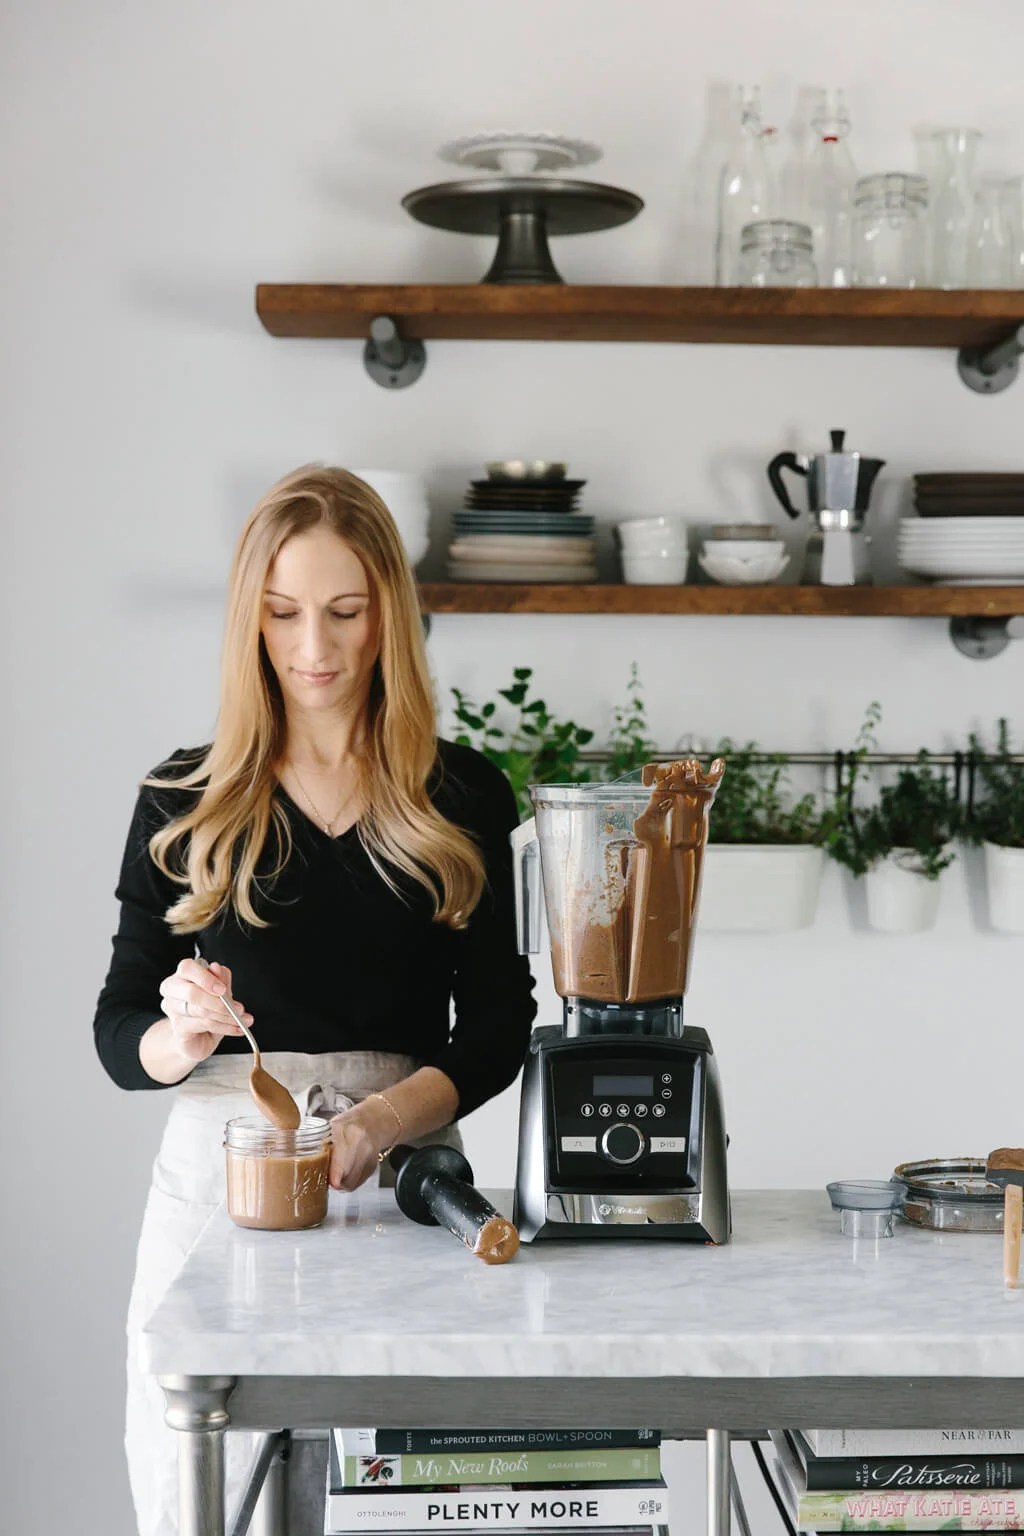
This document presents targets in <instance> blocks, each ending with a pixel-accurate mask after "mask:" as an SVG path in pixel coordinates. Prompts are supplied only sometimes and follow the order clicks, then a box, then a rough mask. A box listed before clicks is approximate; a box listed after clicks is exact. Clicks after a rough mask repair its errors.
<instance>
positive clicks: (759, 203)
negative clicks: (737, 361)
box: [715, 86, 771, 286]
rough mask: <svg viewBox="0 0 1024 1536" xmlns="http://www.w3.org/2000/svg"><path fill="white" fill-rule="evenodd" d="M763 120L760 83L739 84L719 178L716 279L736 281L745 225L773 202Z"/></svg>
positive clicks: (765, 211) (766, 209) (717, 281)
mask: <svg viewBox="0 0 1024 1536" xmlns="http://www.w3.org/2000/svg"><path fill="white" fill-rule="evenodd" d="M762 126H763V125H762V123H761V93H760V91H759V89H758V88H757V86H740V87H739V88H738V90H737V93H736V117H735V120H734V125H733V133H732V140H731V143H730V146H729V152H728V155H727V157H726V160H725V163H724V164H723V166H722V169H721V172H720V174H719V178H718V221H717V228H716V232H715V282H716V283H718V284H724V285H726V286H729V285H731V284H734V283H735V282H736V274H737V270H738V266H739V254H740V236H741V234H742V231H743V226H744V225H745V224H750V223H752V222H754V221H755V220H756V219H760V218H763V217H764V216H765V215H766V214H767V212H768V207H769V203H770V194H771V188H770V175H769V169H768V160H767V156H766V154H765V148H764V140H763V138H762Z"/></svg>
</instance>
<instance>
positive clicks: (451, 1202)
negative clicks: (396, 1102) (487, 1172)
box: [390, 1145, 519, 1264]
mask: <svg viewBox="0 0 1024 1536" xmlns="http://www.w3.org/2000/svg"><path fill="white" fill-rule="evenodd" d="M390 1162H391V1166H392V1168H393V1169H394V1170H395V1198H396V1199H397V1201H398V1208H399V1210H400V1211H402V1212H403V1213H404V1215H406V1216H408V1217H409V1218H410V1220H412V1221H418V1222H420V1223H421V1225H423V1226H427V1227H433V1226H439V1227H447V1229H448V1231H449V1232H451V1233H452V1234H453V1235H454V1236H455V1237H457V1238H458V1239H459V1241H460V1242H463V1243H465V1245H466V1247H467V1248H469V1249H470V1251H471V1252H472V1253H475V1254H476V1255H477V1257H478V1258H481V1259H483V1260H484V1262H485V1263H487V1264H504V1263H505V1262H506V1261H507V1260H508V1259H510V1258H511V1257H512V1255H513V1254H514V1253H515V1251H516V1249H517V1248H518V1247H519V1235H518V1233H517V1232H516V1229H515V1227H514V1226H513V1225H512V1223H511V1222H510V1221H508V1220H507V1219H506V1217H504V1216H502V1214H501V1212H500V1211H497V1210H495V1208H494V1206H493V1205H492V1204H491V1202H490V1201H489V1200H485V1199H484V1197H483V1195H482V1194H481V1193H480V1191H479V1190H478V1189H476V1188H474V1185H473V1170H472V1168H471V1167H470V1165H469V1162H468V1160H467V1159H466V1158H465V1157H464V1156H463V1155H462V1153H461V1152H459V1151H457V1150H456V1149H455V1148H454V1147H446V1146H440V1145H437V1146H431V1147H408V1146H398V1147H395V1148H393V1149H392V1152H391V1155H390Z"/></svg>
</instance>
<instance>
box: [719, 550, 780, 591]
mask: <svg viewBox="0 0 1024 1536" xmlns="http://www.w3.org/2000/svg"><path fill="white" fill-rule="evenodd" d="M697 563H698V564H699V566H700V568H701V570H702V571H704V572H705V573H706V574H707V575H708V576H710V577H711V579H712V581H719V582H721V583H722V585H723V586H727V587H738V586H743V585H745V584H756V583H758V582H762V581H775V580H776V578H777V577H779V576H781V575H782V572H783V571H784V570H785V569H786V566H787V565H788V564H789V556H788V555H762V556H761V558H760V559H759V560H733V559H730V558H729V557H728V556H727V555H698V556H697Z"/></svg>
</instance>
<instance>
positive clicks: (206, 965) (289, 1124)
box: [198, 955, 302, 1131]
mask: <svg viewBox="0 0 1024 1536" xmlns="http://www.w3.org/2000/svg"><path fill="white" fill-rule="evenodd" d="M198 959H199V964H200V965H201V966H202V967H203V970H204V971H208V970H209V969H210V962H209V961H208V960H205V959H204V958H203V956H202V955H200V956H199V957H198ZM221 1002H222V1003H223V1004H224V1007H225V1008H226V1009H227V1011H228V1013H229V1014H230V1015H231V1017H232V1019H234V1021H235V1023H236V1024H237V1025H238V1027H239V1029H240V1030H241V1031H242V1034H243V1035H244V1036H245V1038H246V1039H247V1040H248V1042H249V1044H250V1045H251V1046H252V1052H253V1056H254V1058H255V1059H254V1061H253V1064H252V1071H251V1072H250V1073H249V1092H250V1093H251V1094H252V1097H253V1102H254V1103H255V1105H256V1108H257V1109H258V1110H259V1112H260V1114H261V1115H264V1116H265V1117H266V1118H267V1119H268V1120H269V1121H270V1123H271V1125H274V1126H276V1127H277V1129H278V1130H279V1131H296V1130H298V1128H299V1124H300V1122H301V1120H302V1115H301V1114H300V1112H299V1106H298V1105H297V1104H296V1102H295V1100H294V1099H293V1098H292V1096H291V1094H290V1093H289V1092H288V1089H287V1088H286V1087H285V1086H284V1084H283V1083H279V1082H278V1080H277V1078H276V1077H272V1076H271V1075H270V1073H269V1072H268V1071H267V1070H266V1068H265V1067H264V1066H263V1064H262V1062H261V1061H260V1048H259V1046H258V1045H257V1044H256V1041H255V1038H254V1037H253V1034H252V1031H251V1030H250V1029H249V1028H248V1026H247V1025H245V1024H243V1023H242V1020H241V1019H240V1018H239V1016H238V1014H237V1013H236V1012H235V1010H234V1009H233V1008H232V1006H231V1004H230V1003H229V1002H228V1000H227V997H226V996H225V997H222V998H221Z"/></svg>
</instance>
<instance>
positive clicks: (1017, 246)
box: [1003, 176, 1024, 288]
mask: <svg viewBox="0 0 1024 1536" xmlns="http://www.w3.org/2000/svg"><path fill="white" fill-rule="evenodd" d="M1003 217H1004V220H1005V222H1006V239H1007V244H1008V245H1009V247H1010V277H1009V287H1011V288H1024V176H1011V177H1010V178H1009V179H1008V180H1007V181H1004V182H1003Z"/></svg>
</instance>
